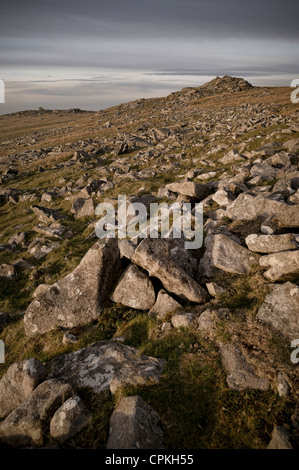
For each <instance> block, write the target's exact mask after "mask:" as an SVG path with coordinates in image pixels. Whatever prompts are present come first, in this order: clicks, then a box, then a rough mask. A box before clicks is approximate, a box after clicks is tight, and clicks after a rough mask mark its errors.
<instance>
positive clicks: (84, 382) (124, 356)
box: [50, 341, 164, 393]
mask: <svg viewBox="0 0 299 470" xmlns="http://www.w3.org/2000/svg"><path fill="white" fill-rule="evenodd" d="M163 366H164V361H163V360H161V359H156V358H153V357H147V356H142V355H140V353H139V351H138V350H137V349H135V348H132V347H129V346H124V345H122V344H119V343H117V342H112V341H99V342H97V343H94V344H92V345H91V346H88V347H87V348H84V349H80V350H79V351H76V352H72V353H69V354H64V355H62V356H60V357H57V358H55V359H53V360H52V361H50V367H51V376H53V377H56V378H58V379H60V380H62V381H65V382H69V383H70V384H71V385H73V386H74V387H75V388H82V387H91V388H92V390H93V391H94V393H101V392H102V391H104V390H109V389H110V391H111V392H112V393H115V392H116V391H117V389H118V388H120V387H122V386H124V385H129V384H131V385H137V384H140V385H141V384H143V385H149V384H154V383H157V382H159V380H160V376H161V374H162V371H163Z"/></svg>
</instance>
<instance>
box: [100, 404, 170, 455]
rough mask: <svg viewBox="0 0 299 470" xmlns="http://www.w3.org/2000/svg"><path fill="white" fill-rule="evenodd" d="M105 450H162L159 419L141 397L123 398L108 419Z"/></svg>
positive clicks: (161, 433)
mask: <svg viewBox="0 0 299 470" xmlns="http://www.w3.org/2000/svg"><path fill="white" fill-rule="evenodd" d="M106 448H107V449H163V432H162V429H161V426H160V419H159V416H158V414H157V412H156V411H154V410H153V409H152V408H151V407H150V406H149V405H148V404H147V403H146V402H145V401H144V400H143V399H142V398H141V397H139V396H138V395H137V396H133V397H126V398H123V399H122V400H121V401H120V403H119V405H118V406H117V408H116V409H115V411H114V412H113V414H112V416H111V419H110V432H109V439H108V442H107V446H106Z"/></svg>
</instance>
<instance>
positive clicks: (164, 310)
mask: <svg viewBox="0 0 299 470" xmlns="http://www.w3.org/2000/svg"><path fill="white" fill-rule="evenodd" d="M182 308H183V307H182V306H181V305H180V304H179V303H178V302H177V301H176V300H174V298H173V297H171V296H170V295H169V294H168V293H167V292H166V291H165V290H164V289H161V290H160V291H159V293H158V296H157V300H156V303H155V305H153V307H152V308H151V309H150V311H149V312H148V313H149V315H151V316H156V317H157V318H158V319H159V320H164V318H165V317H166V316H167V315H168V314H169V313H175V312H176V311H178V310H181V309H182Z"/></svg>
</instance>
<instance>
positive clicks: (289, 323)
mask: <svg viewBox="0 0 299 470" xmlns="http://www.w3.org/2000/svg"><path fill="white" fill-rule="evenodd" d="M257 318H258V319H259V320H261V321H262V322H264V323H268V324H270V325H271V326H272V327H273V328H274V329H275V330H277V331H279V332H280V333H282V334H283V335H285V336H288V337H289V338H290V339H291V340H293V339H295V338H299V287H298V286H297V285H296V284H293V283H291V282H286V283H284V284H275V285H274V286H273V287H272V291H271V292H270V294H268V295H267V296H266V298H265V301H264V303H263V305H262V306H261V307H260V309H259V311H258V314H257Z"/></svg>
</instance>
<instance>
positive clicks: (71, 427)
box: [50, 396, 92, 442]
mask: <svg viewBox="0 0 299 470" xmlns="http://www.w3.org/2000/svg"><path fill="white" fill-rule="evenodd" d="M91 419H92V415H91V413H90V411H89V410H88V409H87V407H86V406H85V404H84V403H83V401H82V400H81V398H80V397H78V396H73V397H71V398H69V399H68V400H66V401H65V402H64V403H63V405H62V406H61V407H60V408H58V410H57V411H56V413H55V414H54V416H53V418H52V419H51V423H50V434H51V436H52V437H54V439H56V440H57V441H59V442H65V441H67V440H69V439H71V438H72V437H74V436H75V435H76V434H78V433H79V432H80V431H82V429H83V428H85V427H86V426H88V424H89V423H90V421H91Z"/></svg>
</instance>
